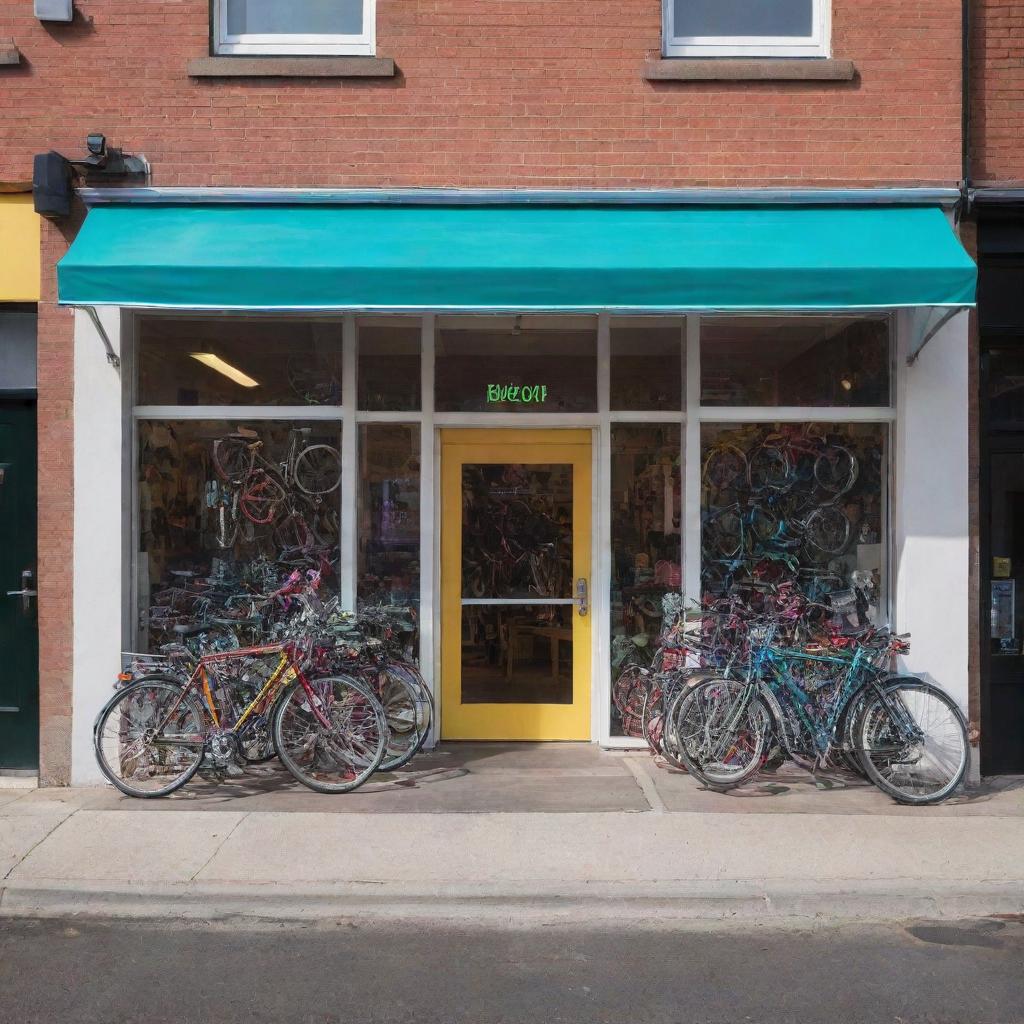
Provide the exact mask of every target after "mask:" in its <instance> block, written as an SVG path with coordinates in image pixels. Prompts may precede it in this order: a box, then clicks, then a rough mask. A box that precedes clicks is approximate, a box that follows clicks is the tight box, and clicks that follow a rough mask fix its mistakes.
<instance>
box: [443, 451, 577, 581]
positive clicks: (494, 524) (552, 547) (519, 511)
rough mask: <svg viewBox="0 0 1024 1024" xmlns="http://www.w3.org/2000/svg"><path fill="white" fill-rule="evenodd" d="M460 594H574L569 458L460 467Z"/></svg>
mask: <svg viewBox="0 0 1024 1024" xmlns="http://www.w3.org/2000/svg"><path fill="white" fill-rule="evenodd" d="M462 596H463V597H469V598H484V597H491V598H506V599H507V598H526V597H571V596H572V466H571V465H522V464H511V463H502V464H470V463H467V464H466V465H464V466H463V468H462Z"/></svg>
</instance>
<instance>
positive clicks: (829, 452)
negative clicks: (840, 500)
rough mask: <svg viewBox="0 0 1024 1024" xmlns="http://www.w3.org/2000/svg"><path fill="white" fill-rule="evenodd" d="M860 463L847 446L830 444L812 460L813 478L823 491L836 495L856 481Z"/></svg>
mask: <svg viewBox="0 0 1024 1024" xmlns="http://www.w3.org/2000/svg"><path fill="white" fill-rule="evenodd" d="M859 472H860V464H859V463H858V462H857V457H856V456H855V455H854V454H853V452H851V451H850V450H849V449H848V448H844V447H843V446H842V445H839V444H830V445H829V446H828V447H827V448H826V449H825V450H824V451H823V452H822V453H821V454H820V455H819V456H818V457H817V458H816V459H815V460H814V479H815V482H816V483H817V484H818V486H819V487H820V488H821V489H822V490H823V491H828V493H829V494H831V495H834V496H836V497H838V496H839V495H840V494H845V493H846V492H847V491H848V490H850V488H851V487H853V485H854V484H855V483H856V482H857V475H858V474H859Z"/></svg>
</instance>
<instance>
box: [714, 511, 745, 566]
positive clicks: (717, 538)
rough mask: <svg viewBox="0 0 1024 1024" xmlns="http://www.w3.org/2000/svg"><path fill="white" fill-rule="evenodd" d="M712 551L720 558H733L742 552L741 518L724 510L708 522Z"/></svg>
mask: <svg viewBox="0 0 1024 1024" xmlns="http://www.w3.org/2000/svg"><path fill="white" fill-rule="evenodd" d="M708 533H709V534H710V535H711V536H710V541H711V548H712V550H713V551H714V552H715V553H716V554H717V555H719V556H720V557H721V558H735V557H736V556H737V555H738V554H739V553H740V552H741V551H742V550H743V517H742V515H741V514H740V513H739V512H736V511H735V510H733V509H729V508H727V509H725V510H724V511H723V512H720V513H719V514H718V515H717V516H715V517H714V518H713V519H711V520H710V521H709V522H708Z"/></svg>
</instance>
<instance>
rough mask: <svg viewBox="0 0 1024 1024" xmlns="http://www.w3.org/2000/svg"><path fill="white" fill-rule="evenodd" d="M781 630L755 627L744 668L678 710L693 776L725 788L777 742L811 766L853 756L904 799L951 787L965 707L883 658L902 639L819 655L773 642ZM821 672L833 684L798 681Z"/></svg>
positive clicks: (921, 798) (755, 767)
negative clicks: (893, 670) (892, 669)
mask: <svg viewBox="0 0 1024 1024" xmlns="http://www.w3.org/2000/svg"><path fill="white" fill-rule="evenodd" d="M776 632H777V623H774V622H770V623H769V624H767V625H760V626H758V627H756V628H755V630H754V632H753V633H752V635H751V639H752V644H751V649H750V651H749V657H748V661H747V668H746V672H745V673H743V674H742V675H741V676H739V677H733V678H730V677H726V676H724V675H723V676H720V677H719V678H717V679H712V680H707V681H705V682H703V683H700V684H698V685H697V686H696V687H694V688H693V689H692V690H690V692H689V693H688V694H687V695H686V696H685V698H684V699H683V700H682V701H681V702H680V703H679V706H678V708H677V709H676V710H675V712H674V718H673V721H672V728H673V729H674V730H675V739H676V742H677V743H678V750H679V753H680V757H681V759H682V760H683V761H684V763H685V764H686V767H687V769H688V770H689V771H690V773H691V774H692V775H694V777H695V778H697V779H698V780H700V781H701V782H703V783H704V785H706V786H707V787H708V788H710V789H715V790H717V791H720V792H724V791H727V790H729V789H733V788H735V787H737V786H740V785H743V784H744V783H745V782H747V781H749V780H750V779H752V778H753V777H754V776H755V775H756V774H757V772H758V771H759V770H760V768H761V766H762V765H763V764H764V762H765V760H766V758H767V755H768V752H769V750H770V748H771V744H772V740H773V738H777V740H778V742H779V743H780V744H781V745H782V746H783V747H784V749H785V750H786V752H787V753H788V754H789V755H790V757H793V758H794V759H796V760H800V759H810V760H811V761H812V764H813V765H814V766H821V765H824V764H827V763H828V762H829V758H830V756H831V755H833V754H836V755H839V756H840V757H843V758H845V757H849V756H853V757H856V758H857V761H858V762H859V765H860V768H861V770H862V772H863V774H864V775H865V777H867V778H868V779H869V780H870V781H871V782H872V783H874V785H876V786H877V787H878V788H879V789H881V790H882V791H883V792H885V793H887V794H888V795H889V796H891V797H893V799H895V800H896V801H898V802H900V803H907V804H930V803H937V802H939V801H941V800H945V799H946V798H947V797H949V796H950V795H951V794H952V793H953V792H954V790H955V789H956V788H957V787H958V786H959V785H960V783H961V782H962V780H963V778H964V776H965V774H966V772H967V768H968V764H969V760H970V747H969V741H968V736H967V725H966V722H965V721H964V718H963V714H962V713H961V711H960V709H959V707H958V706H957V705H956V703H955V702H954V701H953V700H952V699H951V698H950V697H949V696H948V695H947V694H946V693H944V692H943V691H942V690H940V689H939V688H938V687H936V686H933V685H931V684H930V683H927V682H925V681H923V680H920V679H918V678H916V677H914V676H906V675H894V674H889V673H886V672H884V671H883V670H882V669H881V668H880V667H879V665H878V664H877V661H878V659H879V657H880V656H882V657H884V656H887V655H889V654H891V653H896V652H900V653H901V652H902V651H903V650H905V638H900V637H891V636H888V635H885V634H883V635H882V637H883V641H884V646H881V645H880V644H879V642H877V641H875V642H872V641H873V640H874V637H873V635H872V634H871V633H868V634H865V635H864V637H862V638H860V639H857V638H852V639H851V644H852V645H853V650H852V652H851V651H849V650H848V649H847V650H843V649H840V650H836V651H832V652H828V651H825V650H822V651H821V652H820V653H814V652H811V651H808V650H793V649H787V648H779V647H775V646H774V640H775V635H776ZM808 666H810V670H808ZM825 669H830V670H831V672H827V671H824V670H825ZM816 670H822V672H823V673H824V679H825V680H826V681H825V682H821V683H820V684H817V685H815V684H811V683H809V682H807V680H806V678H805V680H804V685H801V682H800V679H801V675H803V676H805V677H806V676H808V675H811V676H813V675H815V672H816ZM818 678H819V679H820V678H821V674H819V676H818ZM826 689H827V692H825V693H824V695H822V693H821V691H826Z"/></svg>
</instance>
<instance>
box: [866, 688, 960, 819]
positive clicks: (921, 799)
mask: <svg viewBox="0 0 1024 1024" xmlns="http://www.w3.org/2000/svg"><path fill="white" fill-rule="evenodd" d="M901 691H902V692H901ZM904 693H908V694H909V693H915V694H918V695H927V697H928V698H930V699H931V700H934V701H936V702H938V703H939V704H940V705H944V706H945V708H946V709H947V711H948V712H949V713H950V714H949V720H950V724H951V726H952V727H953V729H952V730H951V731H953V732H955V733H956V741H957V745H958V746H959V748H960V753H959V755H958V764H957V765H956V769H955V771H953V772H952V774H951V775H950V776H949V778H948V779H947V780H946V781H945V782H944V783H943V784H942V785H941V786H939V788H938V789H936V790H935V791H933V792H929V793H925V794H918V793H913V792H910V791H909V790H908V789H907V788H906V787H904V786H900V785H897V784H896V783H895V782H893V781H892V779H891V778H890V777H888V776H887V775H885V774H883V772H882V771H881V770H880V768H879V765H878V763H876V762H879V761H882V760H883V758H882V757H881V756H880V755H879V749H880V748H879V745H878V744H877V743H876V742H875V740H876V737H877V738H878V739H886V738H887V737H886V736H885V734H881V735H880V734H879V733H878V732H877V730H879V728H880V727H882V726H884V725H885V724H886V722H887V723H888V726H889V728H890V730H892V729H893V721H892V716H891V713H890V711H889V709H888V707H886V706H885V702H884V701H883V699H882V695H880V694H879V693H877V692H875V693H874V694H872V695H871V696H869V697H868V698H867V700H866V701H865V703H864V707H863V709H862V710H861V714H860V719H859V721H858V722H857V727H856V737H857V754H858V756H859V757H860V762H861V765H862V767H863V769H864V773H865V775H866V776H867V777H868V778H869V779H870V780H871V781H872V782H873V783H874V784H875V785H876V786H877V787H878V788H879V789H880V790H881V791H882V792H883V793H886V794H888V795H889V796H891V797H892V798H893V799H894V800H895V801H896V802H897V803H901V804H912V805H915V806H924V805H927V804H937V803H941V802H942V801H943V800H946V799H947V798H948V797H950V796H951V795H952V794H953V792H954V791H955V790H956V789H957V787H958V786H959V785H960V784H961V783H962V782H963V779H964V777H965V776H966V774H967V769H968V768H969V766H970V763H971V746H970V739H969V737H968V735H967V722H966V721H965V720H964V716H963V712H962V711H961V710H960V707H959V705H958V704H957V703H956V701H954V700H953V698H952V697H950V696H949V694H948V693H946V692H945V691H944V690H941V689H939V687H937V686H933V685H932V684H931V683H926V682H925V681H924V680H923V679H918V678H917V677H916V676H899V677H895V678H893V679H890V680H888V681H887V682H886V683H885V686H884V694H885V696H886V697H889V698H891V697H893V696H894V695H895V696H898V697H899V700H900V702H901V705H902V707H903V709H904V710H905V712H906V714H907V715H909V717H910V718H911V719H912V720H913V721H914V723H915V725H917V727H918V728H923V726H922V725H921V723H919V722H918V721H917V719H916V718H915V716H914V712H913V710H912V709H911V708H910V707H909V706H908V703H907V701H906V700H905V699H904V696H903V694H904ZM903 724H904V723H899V724H897V725H896V727H895V730H896V732H897V733H898V732H899V730H900V727H901V726H902V725H903ZM923 745H924V746H925V748H926V749H925V750H924V751H923V752H918V754H917V756H918V758H919V759H920V758H923V756H924V754H927V753H928V751H927V739H925V740H924V741H923ZM940 746H941V744H939V743H935V746H934V747H933V751H934V750H935V749H937V748H939V747H940ZM900 753H901V755H902V754H903V751H902V750H901V751H900ZM932 760H933V763H934V760H935V757H934V755H933V758H932Z"/></svg>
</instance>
